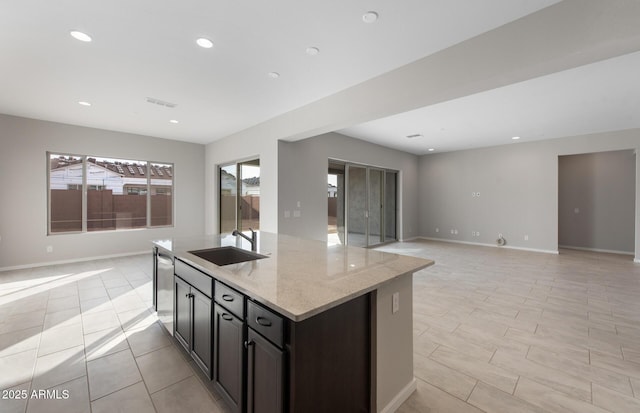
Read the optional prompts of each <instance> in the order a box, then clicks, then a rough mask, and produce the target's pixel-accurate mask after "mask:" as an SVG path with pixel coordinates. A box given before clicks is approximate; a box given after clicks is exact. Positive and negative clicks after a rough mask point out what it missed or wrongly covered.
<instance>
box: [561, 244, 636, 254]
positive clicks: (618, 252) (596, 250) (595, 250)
mask: <svg viewBox="0 0 640 413" xmlns="http://www.w3.org/2000/svg"><path fill="white" fill-rule="evenodd" d="M558 247H559V248H566V249H568V250H578V251H589V252H604V253H606V254H620V255H634V253H633V252H630V251H617V250H604V249H601V248H585V247H574V246H573V245H558Z"/></svg>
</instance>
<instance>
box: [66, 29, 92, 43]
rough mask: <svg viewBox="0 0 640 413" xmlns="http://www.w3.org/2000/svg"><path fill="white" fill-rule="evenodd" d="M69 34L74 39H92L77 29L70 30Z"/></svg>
mask: <svg viewBox="0 0 640 413" xmlns="http://www.w3.org/2000/svg"><path fill="white" fill-rule="evenodd" d="M69 34H70V35H71V37H73V38H74V39H76V40H80V41H81V42H90V41H91V40H92V39H91V36H89V35H88V34H86V33H83V32H80V31H78V30H71V31H70V32H69Z"/></svg>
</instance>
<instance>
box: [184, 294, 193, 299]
mask: <svg viewBox="0 0 640 413" xmlns="http://www.w3.org/2000/svg"><path fill="white" fill-rule="evenodd" d="M185 297H187V298H192V297H195V295H193V294H191V293H187V294H186V295H185Z"/></svg>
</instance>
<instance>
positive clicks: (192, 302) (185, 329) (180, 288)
mask: <svg viewBox="0 0 640 413" xmlns="http://www.w3.org/2000/svg"><path fill="white" fill-rule="evenodd" d="M175 268H176V276H175V277H174V279H175V289H174V291H175V293H174V294H175V312H174V325H175V338H176V339H177V340H178V342H180V344H182V346H183V347H184V348H185V350H187V351H188V352H189V354H191V357H192V358H193V359H194V360H195V362H196V364H197V365H198V366H199V367H200V368H201V369H202V371H203V372H204V374H205V375H206V376H207V377H209V378H211V375H212V368H211V367H212V340H211V337H212V323H213V300H212V298H211V297H210V296H209V295H207V294H205V293H204V292H202V291H200V290H199V289H197V288H195V287H194V286H193V285H192V284H191V283H190V282H187V281H186V280H184V279H183V278H182V277H181V276H183V277H184V278H186V279H187V280H189V281H194V283H197V284H199V285H200V287H201V288H203V289H204V290H206V292H207V293H208V294H211V291H212V289H213V283H212V282H211V281H209V284H210V287H207V280H211V279H210V277H209V276H208V275H206V274H204V273H201V272H199V271H197V270H195V269H193V268H191V267H186V264H184V263H182V262H181V261H179V260H176V266H175ZM200 277H205V278H204V279H201V278H200Z"/></svg>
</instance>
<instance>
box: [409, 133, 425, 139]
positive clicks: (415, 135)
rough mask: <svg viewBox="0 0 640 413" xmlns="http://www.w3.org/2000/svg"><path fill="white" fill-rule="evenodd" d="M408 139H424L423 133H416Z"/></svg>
mask: <svg viewBox="0 0 640 413" xmlns="http://www.w3.org/2000/svg"><path fill="white" fill-rule="evenodd" d="M407 138H409V139H413V138H422V134H421V133H414V134H413V135H407Z"/></svg>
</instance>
